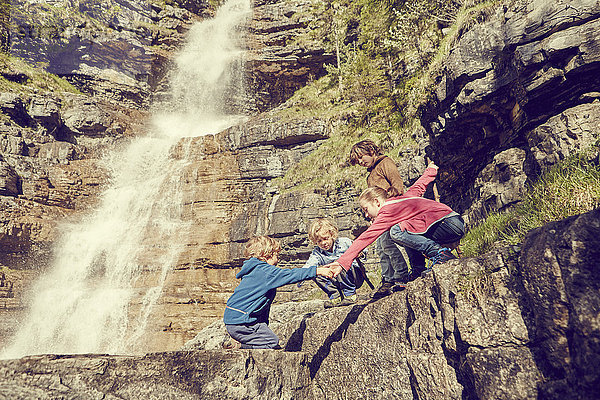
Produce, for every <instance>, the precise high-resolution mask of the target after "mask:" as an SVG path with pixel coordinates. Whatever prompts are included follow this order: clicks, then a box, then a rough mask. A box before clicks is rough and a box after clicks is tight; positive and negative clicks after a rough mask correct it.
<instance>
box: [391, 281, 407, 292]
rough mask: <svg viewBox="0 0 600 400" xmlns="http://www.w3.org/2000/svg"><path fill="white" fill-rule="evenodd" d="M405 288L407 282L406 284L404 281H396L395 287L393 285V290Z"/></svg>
mask: <svg viewBox="0 0 600 400" xmlns="http://www.w3.org/2000/svg"><path fill="white" fill-rule="evenodd" d="M404 289H406V284H404V283H402V282H396V284H395V285H394V287H392V292H401V291H403V290H404Z"/></svg>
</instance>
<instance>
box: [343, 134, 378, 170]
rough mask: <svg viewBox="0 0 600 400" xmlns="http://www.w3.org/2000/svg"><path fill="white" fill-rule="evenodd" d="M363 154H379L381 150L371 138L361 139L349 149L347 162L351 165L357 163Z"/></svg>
mask: <svg viewBox="0 0 600 400" xmlns="http://www.w3.org/2000/svg"><path fill="white" fill-rule="evenodd" d="M365 154H368V155H370V156H374V157H375V156H381V155H383V152H382V151H381V149H380V148H379V147H378V146H377V145H376V144H375V142H374V141H372V140H361V141H360V142H358V143H356V144H355V145H354V146H352V148H351V149H350V157H349V159H348V162H349V163H350V164H351V165H356V164H358V160H360V158H361V157H362V156H364V155H365Z"/></svg>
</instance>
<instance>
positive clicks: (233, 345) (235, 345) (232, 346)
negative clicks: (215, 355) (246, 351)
mask: <svg viewBox="0 0 600 400" xmlns="http://www.w3.org/2000/svg"><path fill="white" fill-rule="evenodd" d="M223 348H224V349H227V350H237V349H241V348H242V344H241V343H240V342H238V341H237V340H235V339H229V340H228V341H226V342H224V343H223Z"/></svg>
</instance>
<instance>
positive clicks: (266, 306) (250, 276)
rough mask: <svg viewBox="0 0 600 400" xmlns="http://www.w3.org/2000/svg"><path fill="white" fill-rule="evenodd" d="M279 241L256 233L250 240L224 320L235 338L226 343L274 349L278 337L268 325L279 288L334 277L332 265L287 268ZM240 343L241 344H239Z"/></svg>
mask: <svg viewBox="0 0 600 400" xmlns="http://www.w3.org/2000/svg"><path fill="white" fill-rule="evenodd" d="M280 251H281V246H280V245H279V243H278V242H277V241H276V240H275V239H272V238H270V237H268V236H256V237H253V238H252V239H250V240H249V241H248V243H247V244H246V249H245V251H244V254H245V256H246V257H250V258H249V259H248V260H246V261H244V264H243V265H242V270H241V271H240V272H239V273H238V274H237V275H236V278H238V279H241V280H242V281H241V282H240V284H239V285H238V287H237V288H235V291H234V292H233V294H232V295H231V297H230V298H229V300H227V305H226V307H225V313H224V315H223V321H224V322H225V327H226V328H227V332H228V333H229V335H230V336H231V337H232V338H233V339H234V340H235V341H236V342H239V343H236V342H232V343H233V344H231V345H229V346H226V347H228V348H239V347H241V348H243V349H274V348H278V347H279V338H278V337H277V335H275V333H274V332H273V331H272V330H271V328H269V325H268V324H269V311H270V309H271V304H272V303H273V300H274V299H275V294H276V293H277V288H278V287H280V286H284V285H287V284H290V283H296V282H300V281H304V280H307V279H311V278H314V277H315V276H317V275H320V276H325V277H328V278H331V277H333V273H332V271H331V270H329V268H324V267H316V266H313V267H310V268H294V269H284V268H279V267H276V265H277V262H278V261H279V252H280ZM239 344H241V346H240V345H239Z"/></svg>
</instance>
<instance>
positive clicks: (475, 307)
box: [0, 210, 600, 400]
mask: <svg viewBox="0 0 600 400" xmlns="http://www.w3.org/2000/svg"><path fill="white" fill-rule="evenodd" d="M599 238H600V210H595V211H593V212H590V213H587V214H584V215H581V216H578V217H572V218H569V219H567V220H564V221H559V222H557V223H553V224H549V225H547V226H545V227H543V228H540V229H538V230H535V231H532V232H531V233H530V234H529V235H528V237H527V239H526V240H525V242H524V243H523V245H522V247H521V248H520V249H518V248H502V249H498V250H496V251H494V252H491V253H489V254H486V255H483V256H481V257H477V258H468V259H460V260H453V261H450V262H448V263H446V264H444V265H443V266H441V267H440V268H438V269H434V271H433V273H432V274H431V275H429V276H428V277H426V278H419V279H417V280H416V281H414V282H412V283H410V284H409V285H408V288H407V289H406V290H405V291H402V292H398V293H395V294H393V295H392V296H390V297H387V298H384V299H381V300H379V301H375V302H369V303H359V304H356V305H354V306H352V307H341V308H335V309H330V310H323V309H322V308H319V307H317V306H316V305H315V302H312V303H310V304H308V305H307V306H306V307H305V308H298V309H297V310H296V312H297V313H298V315H296V316H295V317H291V316H290V314H287V315H286V316H285V317H284V318H278V315H277V310H274V319H275V320H276V322H279V324H273V326H274V328H275V330H276V332H277V334H279V335H280V337H281V338H282V339H283V340H282V344H283V347H284V350H283V351H274V350H228V351H223V350H221V351H215V350H203V351H190V352H175V353H158V354H151V355H147V356H143V357H115V356H102V355H97V356H67V357H64V356H63V357H58V356H40V357H28V358H24V359H22V360H14V361H3V362H0V377H1V378H0V393H10V394H13V395H14V394H18V395H20V396H21V397H23V398H25V397H28V396H30V397H31V396H37V397H41V398H45V397H48V398H56V397H60V396H65V395H67V394H68V395H69V396H73V397H78V396H84V397H88V398H95V397H98V398H100V397H102V396H115V397H118V398H124V399H135V398H140V397H142V396H144V397H148V398H156V399H158V398H165V397H169V396H176V397H177V398H219V399H243V398H248V397H256V398H261V399H262V398H264V399H267V398H268V399H272V398H286V399H313V398H323V397H325V398H331V399H343V398H349V397H351V398H356V399H390V398H397V399H404V398H420V399H442V398H443V399H519V400H522V399H537V398H545V399H564V398H569V399H593V398H598V396H600V391H599V390H600V389H599V388H600V373H599V372H598V371H599V370H598V368H597V366H598V365H599V364H600V352H598V348H599V346H600V325H599V324H598V315H600V302H599V301H598V295H597V293H598V288H599V286H600V280H599V278H598V274H597V271H596V270H597V260H598V258H599V256H600V254H598V253H599V250H598V249H600V243H599V242H598V240H599ZM317 302H318V301H317ZM288 312H289V310H288ZM284 320H285V322H284ZM207 331H208V330H207ZM209 334H210V335H211V336H212V341H210V340H205V339H206V336H202V335H200V336H199V337H198V339H197V340H196V341H195V342H192V343H190V344H189V345H188V347H189V348H194V347H196V348H198V347H201V346H202V347H203V348H211V347H212V346H218V345H219V344H220V343H221V342H222V340H223V338H224V337H225V336H226V333H225V332H224V330H223V327H222V326H221V327H220V328H218V327H215V328H213V330H212V331H211V332H210V333H209ZM219 335H220V338H218V336H219Z"/></svg>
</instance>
